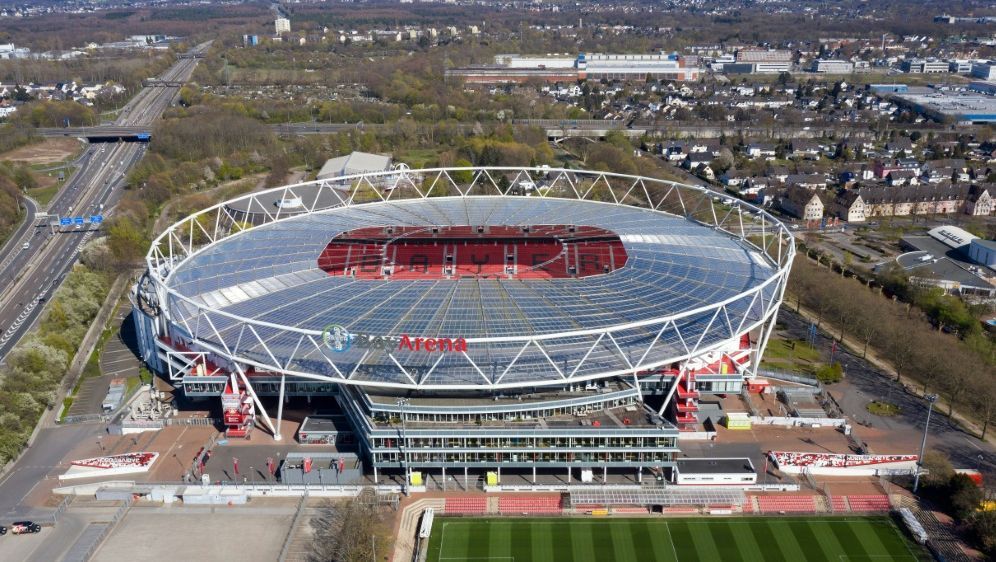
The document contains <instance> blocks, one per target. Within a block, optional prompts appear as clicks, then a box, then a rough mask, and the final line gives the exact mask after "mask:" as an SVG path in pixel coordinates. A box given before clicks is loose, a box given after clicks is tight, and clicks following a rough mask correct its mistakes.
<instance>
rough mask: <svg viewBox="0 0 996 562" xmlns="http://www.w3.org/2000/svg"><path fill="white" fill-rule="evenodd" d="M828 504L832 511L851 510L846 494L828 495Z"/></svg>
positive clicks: (845, 511)
mask: <svg viewBox="0 0 996 562" xmlns="http://www.w3.org/2000/svg"><path fill="white" fill-rule="evenodd" d="M830 506H831V508H832V509H833V512H834V513H847V512H848V511H851V505H850V504H848V503H847V496H830Z"/></svg>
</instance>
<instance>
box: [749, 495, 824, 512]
mask: <svg viewBox="0 0 996 562" xmlns="http://www.w3.org/2000/svg"><path fill="white" fill-rule="evenodd" d="M757 503H758V506H759V507H760V509H761V513H780V512H783V511H784V512H786V513H813V512H815V511H816V503H815V502H814V501H813V496H799V495H795V496H758V498H757Z"/></svg>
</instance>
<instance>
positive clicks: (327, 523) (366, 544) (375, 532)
mask: <svg viewBox="0 0 996 562" xmlns="http://www.w3.org/2000/svg"><path fill="white" fill-rule="evenodd" d="M311 527H312V529H314V533H315V536H314V542H313V543H312V550H311V556H310V559H311V560H312V561H313V562H367V561H369V560H377V559H378V558H377V553H378V552H379V553H381V554H382V555H383V554H385V553H387V552H389V550H388V549H389V541H390V538H389V529H388V517H387V513H386V508H384V507H383V506H381V505H378V503H377V498H376V492H374V490H373V489H370V488H366V489H364V490H363V491H362V492H361V493H360V494H359V495H358V496H356V497H355V498H352V499H350V500H346V501H336V502H330V503H329V504H327V505H326V506H325V507H324V508H323V509H322V512H321V515H319V516H318V517H316V518H314V519H312V520H311ZM383 558H384V557H383V556H381V559H383Z"/></svg>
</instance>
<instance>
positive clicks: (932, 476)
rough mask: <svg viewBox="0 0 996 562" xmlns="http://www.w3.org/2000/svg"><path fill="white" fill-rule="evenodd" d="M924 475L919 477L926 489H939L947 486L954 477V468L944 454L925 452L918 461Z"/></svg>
mask: <svg viewBox="0 0 996 562" xmlns="http://www.w3.org/2000/svg"><path fill="white" fill-rule="evenodd" d="M920 464H921V466H922V467H923V468H924V470H925V471H926V473H925V474H924V475H923V476H922V477H921V482H922V483H923V485H924V487H926V488H941V487H944V486H947V484H948V482H950V481H951V477H952V476H954V474H955V471H954V467H953V466H951V461H949V460H948V457H947V456H945V455H944V453H939V452H937V451H927V452H926V453H924V455H923V459H921V461H920Z"/></svg>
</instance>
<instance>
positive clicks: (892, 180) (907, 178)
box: [885, 170, 920, 187]
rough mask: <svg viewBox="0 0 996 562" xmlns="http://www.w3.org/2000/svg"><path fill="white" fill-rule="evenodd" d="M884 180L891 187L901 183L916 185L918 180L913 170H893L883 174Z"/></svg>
mask: <svg viewBox="0 0 996 562" xmlns="http://www.w3.org/2000/svg"><path fill="white" fill-rule="evenodd" d="M885 181H886V183H887V184H889V186H891V187H898V186H902V185H917V184H918V183H920V182H919V180H918V179H917V175H916V173H915V172H914V171H913V170H893V171H891V172H889V174H888V175H887V176H885Z"/></svg>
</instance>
